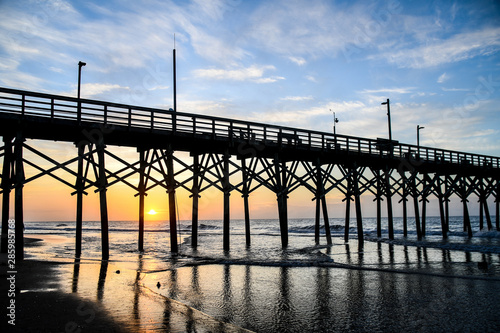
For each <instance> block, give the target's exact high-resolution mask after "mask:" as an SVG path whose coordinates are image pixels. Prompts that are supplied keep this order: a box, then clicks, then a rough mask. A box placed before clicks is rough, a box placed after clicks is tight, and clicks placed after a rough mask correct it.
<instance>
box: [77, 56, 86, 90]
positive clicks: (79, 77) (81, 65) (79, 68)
mask: <svg viewBox="0 0 500 333" xmlns="http://www.w3.org/2000/svg"><path fill="white" fill-rule="evenodd" d="M85 65H87V63H85V62H83V61H79V62H78V99H80V86H81V84H82V67H83V66H85Z"/></svg>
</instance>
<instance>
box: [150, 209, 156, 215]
mask: <svg viewBox="0 0 500 333" xmlns="http://www.w3.org/2000/svg"><path fill="white" fill-rule="evenodd" d="M148 214H149V215H156V214H158V213H157V212H156V211H155V210H154V209H151V210H150V211H149V212H148Z"/></svg>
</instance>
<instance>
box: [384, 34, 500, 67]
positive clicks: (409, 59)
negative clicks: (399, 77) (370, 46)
mask: <svg viewBox="0 0 500 333" xmlns="http://www.w3.org/2000/svg"><path fill="white" fill-rule="evenodd" d="M499 51H500V28H485V29H483V30H479V31H474V32H464V33H458V34H456V35H454V36H453V37H451V38H448V39H443V38H441V39H438V40H435V41H433V42H431V43H429V44H427V45H421V46H417V47H415V48H406V49H402V50H399V51H394V50H392V51H391V52H386V53H383V54H381V55H380V57H382V58H385V59H386V60H387V61H388V62H389V63H393V64H396V65H398V66H399V67H403V68H428V67H435V66H439V65H442V64H448V63H455V62H459V61H464V60H468V59H472V58H475V57H478V56H484V55H491V54H494V53H497V52H499Z"/></svg>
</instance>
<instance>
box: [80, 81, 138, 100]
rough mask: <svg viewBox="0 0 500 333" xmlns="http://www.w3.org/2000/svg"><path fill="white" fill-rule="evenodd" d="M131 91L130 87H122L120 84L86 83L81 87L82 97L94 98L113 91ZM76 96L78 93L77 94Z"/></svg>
mask: <svg viewBox="0 0 500 333" xmlns="http://www.w3.org/2000/svg"><path fill="white" fill-rule="evenodd" d="M122 89H123V90H130V88H129V87H122V86H120V85H118V84H109V83H85V84H82V86H81V93H82V97H86V98H92V97H93V96H98V95H101V94H104V93H108V92H110V91H113V90H122ZM75 94H76V93H75Z"/></svg>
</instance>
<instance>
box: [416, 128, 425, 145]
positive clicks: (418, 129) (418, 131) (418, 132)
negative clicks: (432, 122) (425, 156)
mask: <svg viewBox="0 0 500 333" xmlns="http://www.w3.org/2000/svg"><path fill="white" fill-rule="evenodd" d="M424 128H425V127H424V126H420V125H417V149H418V150H420V130H421V129H424Z"/></svg>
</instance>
